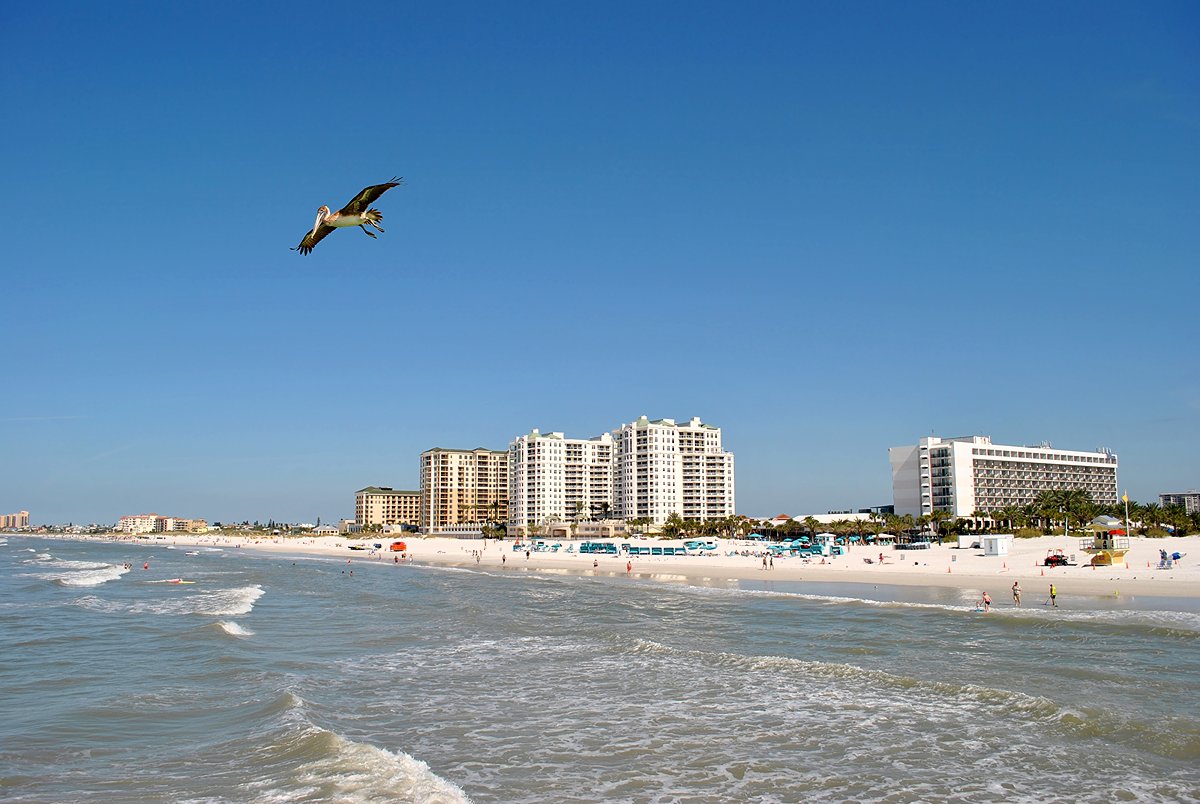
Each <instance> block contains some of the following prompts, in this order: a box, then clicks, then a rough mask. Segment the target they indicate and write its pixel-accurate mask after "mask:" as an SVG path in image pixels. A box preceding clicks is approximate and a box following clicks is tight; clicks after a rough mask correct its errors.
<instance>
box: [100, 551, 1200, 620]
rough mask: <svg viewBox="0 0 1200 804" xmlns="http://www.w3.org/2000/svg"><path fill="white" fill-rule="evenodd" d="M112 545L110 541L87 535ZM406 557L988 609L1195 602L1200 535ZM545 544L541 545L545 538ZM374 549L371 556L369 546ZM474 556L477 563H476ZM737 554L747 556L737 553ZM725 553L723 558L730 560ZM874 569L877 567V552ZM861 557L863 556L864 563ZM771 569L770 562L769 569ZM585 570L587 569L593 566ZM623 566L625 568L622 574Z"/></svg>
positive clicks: (350, 557) (389, 558) (349, 555)
mask: <svg viewBox="0 0 1200 804" xmlns="http://www.w3.org/2000/svg"><path fill="white" fill-rule="evenodd" d="M93 538H111V537H93ZM123 540H130V542H131V545H136V546H137V547H139V548H144V549H150V548H161V547H165V546H167V545H172V546H176V547H186V546H207V547H225V548H238V547H239V546H240V548H244V549H250V550H257V551H263V552H272V553H276V552H277V553H281V554H308V555H315V556H323V557H328V556H336V557H340V558H345V559H346V561H348V562H350V563H351V564H356V563H365V562H372V563H377V562H394V561H395V560H396V559H398V558H399V557H400V555H399V553H393V552H391V551H390V550H389V549H388V547H389V545H390V544H391V543H392V542H393V541H395V540H396V537H394V536H391V535H386V536H385V535H373V536H369V537H367V538H355V539H348V538H344V537H335V536H322V537H305V536H296V537H273V538H262V539H253V538H239V537H238V536H236V535H220V534H207V535H184V534H179V535H178V536H175V535H172V536H170V537H168V538H167V539H165V540H164V539H156V540H153V541H146V540H143V539H137V540H131V539H130V537H123ZM402 540H403V541H404V542H405V544H406V546H407V548H408V551H407V553H406V560H409V561H413V562H417V563H422V562H423V563H430V564H447V565H457V566H481V567H491V568H503V569H507V570H517V571H520V570H530V571H534V570H557V571H568V572H578V573H580V574H602V575H603V574H607V575H617V574H631V575H633V576H645V577H650V576H658V577H663V576H674V577H676V579H678V580H684V581H687V580H692V581H695V582H712V581H719V580H735V579H755V580H764V579H768V578H769V579H771V580H779V581H819V582H835V583H861V584H873V585H877V584H895V585H905V586H937V587H949V588H957V589H963V590H973V591H978V592H984V591H986V592H988V594H989V595H990V596H991V597H992V599H993V600H994V601H995V602H996V603H997V604H1001V603H1004V604H1009V603H1011V589H1012V585H1013V582H1014V581H1016V582H1019V583H1020V585H1021V588H1022V590H1023V591H1024V593H1025V596H1026V597H1025V599H1026V600H1027V601H1029V600H1032V599H1033V598H1035V597H1037V596H1039V595H1040V596H1042V597H1045V595H1046V593H1047V591H1048V589H1049V585H1050V584H1051V583H1053V584H1055V585H1056V587H1057V590H1058V593H1059V595H1062V596H1070V595H1083V596H1111V595H1133V594H1136V595H1151V596H1163V597H1200V536H1186V537H1178V538H1167V539H1150V538H1143V537H1134V538H1132V539H1131V540H1130V545H1131V547H1130V550H1129V552H1128V554H1127V555H1126V562H1125V564H1123V565H1117V566H1112V567H1098V568H1095V569H1093V568H1092V567H1091V566H1090V565H1089V564H1088V563H1087V562H1088V561H1089V560H1090V556H1089V554H1088V553H1086V552H1084V551H1083V549H1082V545H1084V544H1090V543H1091V540H1090V538H1087V539H1081V538H1077V537H1074V536H1072V537H1069V538H1068V537H1064V536H1043V537H1038V538H1033V539H1016V540H1014V542H1013V545H1012V549H1011V552H1010V553H1009V554H1008V555H1006V556H985V555H984V554H983V551H982V550H980V549H969V548H963V549H959V548H958V547H957V546H956V545H954V544H952V543H951V542H947V543H946V544H945V545H941V546H937V545H935V546H933V547H932V548H930V549H927V550H899V549H896V548H894V547H892V546H890V545H889V546H874V547H872V546H852V547H850V548H849V550H848V552H847V554H846V555H843V556H832V557H829V558H826V559H824V560H823V561H822V559H821V558H820V557H814V558H812V559H810V560H808V561H805V560H803V559H801V558H798V557H794V556H792V557H786V558H783V557H775V558H774V562H773V564H774V566H773V567H769V568H767V569H764V568H763V564H762V549H763V548H762V545H761V544H759V543H757V542H750V541H742V540H730V539H718V540H716V541H717V542H718V546H717V549H716V550H713V551H710V552H709V553H708V554H705V555H696V556H634V557H632V558H628V557H626V556H624V555H620V556H612V555H607V556H593V555H591V554H580V553H579V552H578V542H575V543H574V544H575V545H576V552H573V553H567V552H565V551H566V549H567V547H568V546H569V545H571V544H572V542H571V541H568V540H563V541H562V542H561V543H562V545H563V546H562V548H561V549H560V550H559V551H558V552H553V553H551V552H540V553H539V552H530V555H529V557H528V558H527V557H526V554H525V551H524V550H523V549H522V550H514V549H513V545H514V542H513V541H512V540H505V541H499V542H498V541H495V540H482V539H454V538H444V537H430V538H421V537H419V536H413V535H406V536H404V537H403V539H402ZM548 541H550V540H548ZM606 541H613V542H615V543H617V544H618V545H620V544H622V543H625V542H628V543H630V544H633V545H637V546H639V547H641V546H654V545H657V546H677V547H682V546H683V540H659V539H610V540H606ZM351 544H365V545H367V547H368V550H350V549H349V545H351ZM374 544H382V545H383V549H382V550H379V551H375V552H374V553H372V552H371V549H372V548H371V546H372V545H374ZM1053 550H1062V551H1063V552H1064V553H1065V554H1066V555H1067V556H1073V557H1074V563H1076V566H1066V567H1045V566H1043V561H1044V559H1045V557H1046V555H1047V553H1048V552H1049V551H1053ZM1160 550H1166V551H1167V552H1168V553H1169V554H1173V553H1176V552H1178V553H1181V554H1183V556H1184V557H1183V559H1182V560H1181V561H1178V562H1175V563H1174V566H1173V567H1172V568H1171V569H1158V564H1159V558H1160V553H1159V551H1160ZM476 553H478V560H476ZM742 553H746V555H742ZM731 554H732V555H731ZM881 554H882V556H883V562H882V563H880V555H881ZM865 559H870V560H871V562H870V563H868V562H867V561H866V560H865ZM768 563H769V564H770V562H768ZM593 565H594V566H593ZM630 565H632V568H631V569H629V568H628V567H629V566H630Z"/></svg>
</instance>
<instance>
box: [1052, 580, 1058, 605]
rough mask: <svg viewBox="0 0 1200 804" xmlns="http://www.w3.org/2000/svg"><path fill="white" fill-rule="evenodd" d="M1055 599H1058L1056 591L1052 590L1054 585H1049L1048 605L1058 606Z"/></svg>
mask: <svg viewBox="0 0 1200 804" xmlns="http://www.w3.org/2000/svg"><path fill="white" fill-rule="evenodd" d="M1057 598H1058V590H1057V589H1055V588H1054V584H1050V605H1051V606H1057V605H1058V600H1057Z"/></svg>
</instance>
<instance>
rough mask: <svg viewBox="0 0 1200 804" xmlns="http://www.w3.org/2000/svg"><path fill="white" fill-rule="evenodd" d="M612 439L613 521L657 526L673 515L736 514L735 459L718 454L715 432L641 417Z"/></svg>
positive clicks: (696, 421)
mask: <svg viewBox="0 0 1200 804" xmlns="http://www.w3.org/2000/svg"><path fill="white" fill-rule="evenodd" d="M613 439H614V440H615V441H616V451H615V461H614V463H615V466H614V470H613V509H614V512H615V515H616V516H617V518H619V519H625V520H631V519H643V518H644V519H649V520H650V521H651V522H654V523H661V522H665V521H666V520H667V519H668V518H669V517H670V516H671V515H672V514H678V515H679V516H681V517H683V518H684V519H697V520H702V521H703V520H708V519H719V518H721V517H725V516H730V515H732V514H733V513H734V510H735V509H734V505H735V497H734V465H733V454H732V453H729V452H725V451H724V450H723V449H722V447H721V429H720V428H719V427H713V426H711V425H707V424H704V423H703V422H701V421H700V419H698V418H693V419H692V420H691V421H689V422H687V423H686V424H682V425H681V424H676V423H675V420H674V419H656V420H654V421H651V420H649V419H648V418H646V417H645V416H642V417H641V418H639V419H637V420H636V421H633V422H631V423H629V424H624V425H622V426H621V427H620V428H618V429H616V430H614V431H613Z"/></svg>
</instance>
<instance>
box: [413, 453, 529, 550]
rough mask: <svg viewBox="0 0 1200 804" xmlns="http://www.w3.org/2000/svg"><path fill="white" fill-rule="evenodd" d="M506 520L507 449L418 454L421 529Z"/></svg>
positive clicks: (436, 528) (434, 530) (435, 530)
mask: <svg viewBox="0 0 1200 804" xmlns="http://www.w3.org/2000/svg"><path fill="white" fill-rule="evenodd" d="M507 518H508V451H507V450H490V449H484V448H482V447H480V448H478V449H473V450H460V449H442V448H441V447H435V448H434V449H430V450H426V451H425V452H422V453H421V529H422V530H424V531H426V532H437V531H439V530H442V529H444V528H448V527H451V526H455V525H471V524H482V523H484V522H505V521H507Z"/></svg>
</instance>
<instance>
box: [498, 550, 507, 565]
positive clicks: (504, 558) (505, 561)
mask: <svg viewBox="0 0 1200 804" xmlns="http://www.w3.org/2000/svg"><path fill="white" fill-rule="evenodd" d="M500 563H501V564H507V563H508V556H506V555H505V554H504V553H501V554H500Z"/></svg>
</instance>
